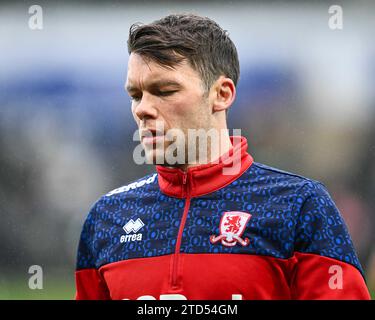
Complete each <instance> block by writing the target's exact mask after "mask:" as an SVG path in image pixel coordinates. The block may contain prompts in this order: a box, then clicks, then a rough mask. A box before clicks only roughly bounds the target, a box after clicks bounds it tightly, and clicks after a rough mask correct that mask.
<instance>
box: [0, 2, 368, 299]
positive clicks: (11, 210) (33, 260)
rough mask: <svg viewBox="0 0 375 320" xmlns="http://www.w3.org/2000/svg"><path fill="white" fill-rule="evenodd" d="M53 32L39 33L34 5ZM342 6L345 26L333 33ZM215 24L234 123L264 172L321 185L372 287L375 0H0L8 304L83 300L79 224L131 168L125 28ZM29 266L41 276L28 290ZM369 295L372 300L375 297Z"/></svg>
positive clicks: (142, 169) (0, 211)
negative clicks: (232, 94)
mask: <svg viewBox="0 0 375 320" xmlns="http://www.w3.org/2000/svg"><path fill="white" fill-rule="evenodd" d="M34 4H38V5H40V6H41V8H42V9H43V29H42V30H33V29H32V28H30V27H29V19H30V17H31V16H32V14H30V13H29V8H30V6H31V5H34ZM332 4H336V5H340V6H341V8H342V10H343V29H336V30H335V29H331V28H330V27H329V24H328V21H329V18H330V17H331V16H332V14H330V13H329V12H328V9H329V7H330V6H331V5H332ZM176 12H193V13H197V14H200V15H205V16H208V17H210V18H212V19H214V20H216V21H217V22H218V23H219V24H220V25H221V26H222V27H223V28H224V29H226V30H228V31H229V33H230V35H231V38H232V40H233V41H234V42H235V44H236V45H237V48H238V52H239V56H240V63H241V78H240V81H239V85H238V88H237V89H238V95H237V101H236V103H235V104H234V105H233V107H232V109H231V111H230V112H229V127H230V128H232V129H234V128H241V129H242V133H243V135H244V136H246V137H247V139H248V141H249V146H250V148H249V149H250V150H249V151H250V153H251V154H252V155H253V157H254V158H255V160H256V161H257V162H262V163H265V164H267V165H270V166H275V167H278V168H281V169H284V170H288V171H292V172H295V173H298V174H301V175H304V176H307V177H310V178H313V179H316V180H320V181H322V182H323V183H324V184H325V185H326V186H327V187H328V189H329V191H330V193H331V195H332V197H333V199H334V200H335V202H336V204H337V206H338V207H339V209H340V210H341V213H342V215H343V216H344V219H345V221H346V223H347V225H348V227H349V230H350V233H351V235H352V238H353V241H354V244H355V247H356V249H357V252H358V254H359V258H360V261H361V263H362V266H363V268H364V270H365V273H366V279H367V284H368V286H369V287H370V288H371V291H372V292H374V289H375V245H374V244H375V241H374V240H375V236H374V231H375V212H374V208H375V161H374V160H375V90H374V87H375V42H374V41H373V32H374V30H375V19H374V13H375V3H374V2H373V1H367V2H366V1H355V2H354V1H353V2H349V1H334V3H332V2H329V1H321V2H319V1H311V3H310V4H309V3H308V2H307V1H306V2H302V3H300V2H297V1H272V2H268V3H265V2H260V1H252V2H251V1H246V2H245V1H206V2H202V1H200V2H198V1H157V0H154V1H130V2H120V1H106V2H103V3H101V2H99V1H97V2H73V1H65V2H64V4H62V3H61V4H51V3H49V2H47V1H38V2H37V3H35V2H31V1H22V2H21V1H19V2H17V1H16V2H15V1H8V2H1V3H0V299H73V298H74V292H75V288H74V267H75V257H76V250H77V245H78V240H79V235H80V231H81V227H82V223H83V221H84V219H85V216H86V215H87V213H88V210H89V209H90V207H91V205H92V204H93V203H94V202H95V201H96V200H97V199H98V198H99V196H101V195H102V194H104V193H106V192H108V191H110V190H112V189H115V188H117V187H119V186H122V185H124V184H128V183H129V182H131V181H132V180H134V179H136V178H139V177H141V176H143V175H145V174H148V173H150V172H152V171H153V167H152V166H151V167H150V166H147V165H144V166H138V165H136V164H134V162H133V158H132V153H133V149H134V147H135V146H136V142H133V141H132V136H133V133H134V130H135V129H136V125H135V123H133V118H132V116H131V111H130V101H129V98H128V96H127V94H126V93H125V91H124V89H123V85H124V81H125V76H126V69H127V60H128V53H127V47H126V41H127V36H128V29H129V27H130V25H131V24H132V23H134V22H145V23H146V22H151V21H153V20H156V19H158V18H161V17H163V16H165V15H167V14H169V13H176ZM31 265H40V266H41V267H42V268H43V272H44V281H43V290H31V289H29V287H28V280H29V277H30V276H31V275H30V274H29V273H28V270H29V267H30V266H31ZM374 297H375V296H374V294H373V298H374Z"/></svg>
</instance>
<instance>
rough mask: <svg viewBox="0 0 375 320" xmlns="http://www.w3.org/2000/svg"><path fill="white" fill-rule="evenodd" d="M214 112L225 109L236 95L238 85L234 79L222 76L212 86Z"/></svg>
mask: <svg viewBox="0 0 375 320" xmlns="http://www.w3.org/2000/svg"><path fill="white" fill-rule="evenodd" d="M211 97H212V113H215V112H219V111H225V110H227V109H228V108H229V107H230V106H231V105H232V103H233V101H234V99H235V97H236V86H235V85H234V82H233V80H232V79H230V78H227V77H224V76H220V77H219V79H217V80H216V81H215V83H214V84H213V85H212V87H211Z"/></svg>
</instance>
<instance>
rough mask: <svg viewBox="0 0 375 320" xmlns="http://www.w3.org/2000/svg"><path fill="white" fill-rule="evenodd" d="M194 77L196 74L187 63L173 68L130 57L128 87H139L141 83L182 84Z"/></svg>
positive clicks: (139, 57) (149, 60) (134, 56)
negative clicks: (186, 79) (186, 78)
mask: <svg viewBox="0 0 375 320" xmlns="http://www.w3.org/2000/svg"><path fill="white" fill-rule="evenodd" d="M192 76H196V73H195V71H194V70H193V69H192V68H191V67H190V65H189V64H188V63H187V62H186V61H183V62H181V63H180V64H178V65H176V66H175V67H173V68H172V67H168V66H161V65H160V64H158V63H156V62H155V61H153V60H151V59H147V58H144V57H142V56H140V55H138V54H134V53H132V54H131V55H130V57H129V64H128V72H127V81H126V86H137V85H138V84H139V83H142V84H144V85H146V84H148V83H151V82H152V83H162V84H168V83H169V84H173V83H181V82H182V81H183V78H185V77H192Z"/></svg>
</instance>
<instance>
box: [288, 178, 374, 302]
mask: <svg viewBox="0 0 375 320" xmlns="http://www.w3.org/2000/svg"><path fill="white" fill-rule="evenodd" d="M297 203H300V211H299V215H298V218H297V225H296V235H295V244H294V250H295V253H294V259H295V264H294V270H293V275H292V278H291V291H292V298H293V299H330V300H331V299H334V300H336V299H337V300H338V299H370V294H369V292H368V289H367V287H366V283H365V280H364V277H363V270H362V267H361V265H360V262H359V260H358V257H357V254H356V252H355V249H354V247H353V243H352V240H351V237H350V235H349V233H348V229H347V227H346V225H345V222H344V220H343V218H342V216H341V214H340V212H339V211H338V209H337V207H336V205H335V204H334V202H333V200H332V198H331V196H330V195H329V193H328V191H327V190H326V188H325V187H324V185H322V184H321V183H317V182H316V183H312V182H311V183H308V184H307V185H305V186H304V187H303V188H302V193H301V194H300V196H299V197H297Z"/></svg>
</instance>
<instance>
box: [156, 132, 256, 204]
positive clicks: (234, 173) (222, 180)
mask: <svg viewBox="0 0 375 320" xmlns="http://www.w3.org/2000/svg"><path fill="white" fill-rule="evenodd" d="M230 139H231V142H232V145H233V147H232V148H231V149H230V150H229V151H228V152H227V153H225V154H224V155H222V156H221V157H220V158H219V160H218V161H216V162H212V163H208V164H203V165H198V166H195V167H191V168H188V170H187V171H186V172H185V171H183V170H181V169H178V168H168V167H164V166H160V165H157V166H156V170H157V172H158V182H159V186H160V189H161V191H162V192H163V193H165V194H166V195H168V196H171V197H177V198H185V197H198V196H202V195H204V194H207V193H211V192H214V191H216V190H218V189H221V188H223V187H224V186H226V185H228V184H230V183H232V182H233V181H234V180H236V179H237V178H238V177H239V176H241V175H242V173H244V171H245V170H246V169H248V168H249V167H250V166H251V164H252V163H253V158H252V157H251V155H250V154H248V153H247V140H246V138H244V137H241V136H233V137H230Z"/></svg>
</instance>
